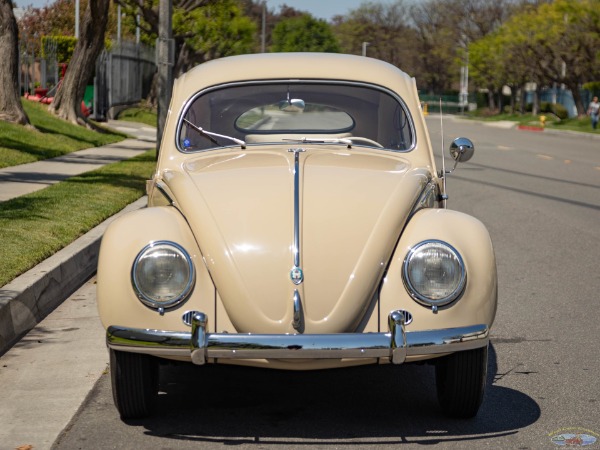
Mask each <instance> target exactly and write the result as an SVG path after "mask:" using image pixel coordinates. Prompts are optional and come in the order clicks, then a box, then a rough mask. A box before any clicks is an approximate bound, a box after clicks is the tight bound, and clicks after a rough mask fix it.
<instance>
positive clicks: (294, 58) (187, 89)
mask: <svg viewBox="0 0 600 450" xmlns="http://www.w3.org/2000/svg"><path fill="white" fill-rule="evenodd" d="M276 79H325V80H345V81H354V82H365V83H372V84H376V85H380V86H384V87H387V88H389V89H391V90H393V91H395V92H396V93H398V94H399V95H400V96H401V97H404V98H406V97H408V96H411V95H413V93H414V89H415V87H414V83H415V82H414V79H413V78H411V77H410V76H408V75H407V74H406V73H404V72H403V71H401V70H400V69H398V68H397V67H395V66H393V65H391V64H388V63H386V62H384V61H381V60H378V59H373V58H367V57H362V56H356V55H347V54H338V53H258V54H249V55H239V56H230V57H226V58H221V59H216V60H212V61H209V62H206V63H204V64H200V65H198V66H196V67H194V68H193V69H191V70H189V71H188V72H186V73H185V74H183V75H182V76H180V77H179V78H178V79H177V80H176V81H175V85H174V89H173V96H174V100H175V102H177V101H179V102H180V103H179V104H182V103H183V102H185V101H186V100H187V99H188V98H190V97H191V96H192V95H194V94H195V93H197V92H198V91H200V90H202V89H205V88H207V87H210V86H215V85H219V84H225V83H233V82H242V81H251V80H276ZM176 104H177V103H174V105H176Z"/></svg>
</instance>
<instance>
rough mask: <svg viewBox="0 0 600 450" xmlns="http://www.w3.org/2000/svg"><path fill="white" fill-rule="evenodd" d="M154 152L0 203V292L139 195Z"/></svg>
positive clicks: (149, 174) (153, 160)
mask: <svg viewBox="0 0 600 450" xmlns="http://www.w3.org/2000/svg"><path fill="white" fill-rule="evenodd" d="M155 158H156V152H155V151H154V150H152V151H149V152H146V153H144V154H143V155H140V156H138V157H136V158H132V159H130V160H126V161H122V162H119V163H115V164H111V165H108V166H105V167H102V168H100V169H97V170H95V171H92V172H88V173H85V174H83V175H80V176H76V177H73V178H69V179H68V180H66V181H62V182H61V183H58V184H55V185H52V186H50V187H47V188H45V189H42V190H41V191H37V192H35V193H32V194H29V195H25V196H22V197H17V198H15V199H12V200H8V201H5V202H1V203H0V242H2V247H1V249H2V250H1V257H0V286H4V285H5V284H6V283H8V282H10V281H11V280H13V279H14V278H16V277H17V276H19V275H20V274H22V273H23V272H25V271H27V270H29V269H30V268H32V267H34V266H35V265H37V264H39V263H40V262H42V261H43V260H44V259H46V258H48V257H49V256H51V255H53V254H54V253H56V252H57V251H58V250H60V249H61V248H63V247H65V246H66V245H68V244H70V243H71V242H73V241H74V240H75V239H77V238H78V237H79V236H81V235H83V234H85V233H86V232H87V231H89V230H90V229H92V228H93V227H95V226H96V225H98V224H100V223H101V222H102V221H104V220H105V219H107V218H108V217H110V216H112V215H114V214H115V213H117V212H118V211H120V210H121V209H123V208H124V207H125V206H127V205H128V204H130V203H132V202H134V201H135V200H137V199H138V198H140V197H141V196H143V195H144V194H145V186H146V180H147V179H149V178H151V176H152V172H153V170H154V167H155V164H156V161H155Z"/></svg>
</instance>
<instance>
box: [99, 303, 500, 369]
mask: <svg viewBox="0 0 600 450" xmlns="http://www.w3.org/2000/svg"><path fill="white" fill-rule="evenodd" d="M191 322H192V331H191V332H182V331H162V330H149V329H135V328H126V327H119V326H110V327H108V330H107V336H106V341H107V344H108V346H109V348H111V349H114V350H120V351H127V352H134V353H146V354H150V355H155V356H161V357H184V358H190V359H191V361H192V362H193V363H194V364H200V365H201V364H205V363H206V362H207V360H208V359H343V358H389V359H390V361H391V362H392V363H393V364H402V363H403V362H404V361H405V359H406V357H407V356H416V355H431V354H436V353H453V352H457V351H463V350H470V349H474V348H479V347H484V346H486V345H487V344H488V342H489V328H488V326H487V325H485V324H478V325H472V326H466V327H458V328H443V329H438V330H425V331H406V325H405V316H404V313H403V312H402V311H393V312H392V313H390V315H389V319H388V326H389V330H390V331H389V332H388V333H340V334H229V333H207V332H206V330H207V318H206V315H205V314H203V313H199V312H196V313H194V315H193V316H192V321H191Z"/></svg>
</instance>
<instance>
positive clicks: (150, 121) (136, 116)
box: [118, 106, 157, 127]
mask: <svg viewBox="0 0 600 450" xmlns="http://www.w3.org/2000/svg"><path fill="white" fill-rule="evenodd" d="M118 119H119V120H128V121H130V122H139V123H144V124H146V125H150V126H152V127H156V122H157V116H156V112H154V111H153V110H151V109H150V108H144V107H142V106H136V107H131V108H127V109H126V110H124V111H122V112H121V113H119V117H118Z"/></svg>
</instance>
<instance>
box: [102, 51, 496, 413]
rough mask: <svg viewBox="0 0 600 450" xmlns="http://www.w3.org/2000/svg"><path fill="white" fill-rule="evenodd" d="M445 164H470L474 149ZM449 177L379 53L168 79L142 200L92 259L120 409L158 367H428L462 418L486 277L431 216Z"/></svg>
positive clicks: (491, 298) (488, 253)
mask: <svg viewBox="0 0 600 450" xmlns="http://www.w3.org/2000/svg"><path fill="white" fill-rule="evenodd" d="M450 153H451V155H452V158H453V159H454V160H455V161H456V162H459V161H461V160H467V159H469V158H470V157H471V156H472V154H473V144H472V143H471V141H469V140H468V139H466V138H458V139H456V140H455V141H454V142H453V143H452V145H451V148H450ZM447 173H448V171H446V170H445V169H438V168H437V167H436V163H435V161H434V156H433V151H432V148H431V144H430V140H429V136H428V133H427V128H426V124H425V120H424V117H423V114H422V111H421V108H420V103H419V98H418V94H417V89H416V83H415V80H414V79H413V78H410V77H409V76H408V75H406V74H405V73H404V72H402V71H401V70H399V69H398V68H396V67H394V66H392V65H389V64H387V63H384V62H382V61H378V60H375V59H371V58H364V57H358V56H351V55H339V54H318V53H293V54H284V53H280V54H258V55H244V56H235V57H228V58H223V59H220V60H215V61H211V62H208V63H205V64H201V65H199V66H198V67H195V68H194V69H192V70H190V71H189V72H188V73H186V74H184V75H182V76H181V77H180V78H179V79H177V80H176V82H175V84H174V89H173V96H172V100H171V105H170V109H169V112H168V117H167V121H166V125H165V128H164V133H163V138H162V142H161V144H160V154H159V158H158V163H157V167H156V172H155V174H154V176H153V178H152V180H150V181H149V182H148V189H147V191H148V207H147V208H143V209H141V210H138V211H135V212H132V213H129V214H127V215H125V216H123V217H122V218H120V219H117V220H115V221H114V222H113V224H112V225H111V226H110V227H109V228H108V230H107V231H106V234H105V235H104V238H103V240H102V246H101V251H100V258H99V265H98V307H99V312H100V318H101V320H102V323H103V325H104V327H105V328H106V342H107V344H108V347H109V352H110V370H111V377H112V388H113V394H114V401H115V404H116V407H117V409H118V410H119V413H120V415H121V417H122V418H135V417H142V416H145V415H148V414H151V413H152V411H153V408H154V406H155V404H156V399H157V395H158V373H159V372H158V367H159V363H160V362H161V361H163V362H164V361H165V360H177V361H187V362H189V363H193V364H198V365H204V364H233V365H236V364H238V365H246V366H247V365H250V366H257V367H265V368H274V369H284V370H307V369H325V368H338V367H347V366H354V365H362V364H404V363H412V362H430V363H432V364H435V369H436V381H437V383H436V384H437V393H438V398H439V402H440V405H441V409H442V410H443V411H444V412H445V413H446V414H448V415H450V416H455V417H471V416H474V415H475V414H476V413H477V411H478V409H479V407H480V404H481V401H482V398H483V394H484V388H485V384H486V368H487V354H488V343H489V333H490V327H491V326H492V323H493V321H494V316H495V312H496V300H497V278H496V265H495V257H494V252H493V248H492V244H491V241H490V237H489V234H488V231H487V230H486V228H485V227H484V225H483V224H482V223H481V222H480V221H478V220H477V219H475V218H473V217H470V216H468V215H466V214H463V213H460V212H457V211H452V210H449V209H447V208H446V198H447V197H446V192H445V182H444V180H445V177H446V175H447ZM374 370H376V368H375V367H374ZM407 407H408V406H407Z"/></svg>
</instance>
